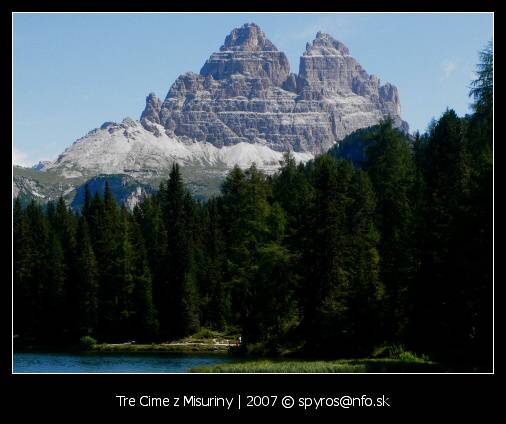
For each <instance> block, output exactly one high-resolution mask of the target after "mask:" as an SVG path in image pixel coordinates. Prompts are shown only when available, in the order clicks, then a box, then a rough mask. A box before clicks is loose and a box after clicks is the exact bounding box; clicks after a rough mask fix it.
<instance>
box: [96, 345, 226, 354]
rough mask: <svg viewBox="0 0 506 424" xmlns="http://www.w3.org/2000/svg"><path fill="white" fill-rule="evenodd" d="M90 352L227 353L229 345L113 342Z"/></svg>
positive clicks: (97, 346)
mask: <svg viewBox="0 0 506 424" xmlns="http://www.w3.org/2000/svg"><path fill="white" fill-rule="evenodd" d="M88 352H96V353H180V354H190V353H227V352H228V346H226V345H217V344H214V343H161V344H156V343H152V344H136V343H135V344H128V343H123V344H113V343H102V344H97V345H95V346H94V347H93V348H92V349H89V350H88Z"/></svg>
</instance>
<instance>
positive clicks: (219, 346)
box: [88, 329, 237, 354]
mask: <svg viewBox="0 0 506 424" xmlns="http://www.w3.org/2000/svg"><path fill="white" fill-rule="evenodd" d="M236 338H237V336H236V335H235V334H233V333H222V332H218V331H212V330H208V329H202V330H201V331H199V332H198V333H196V334H193V335H192V336H189V337H186V338H183V339H180V340H176V341H172V342H167V343H150V344H142V343H117V344H115V343H100V344H95V345H93V346H90V348H89V349H88V351H91V352H99V353H109V352H111V353H175V354H198V353H220V354H224V353H227V352H228V350H229V348H230V347H231V346H232V345H233V344H234V341H235V339H236Z"/></svg>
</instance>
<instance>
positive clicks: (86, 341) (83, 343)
mask: <svg viewBox="0 0 506 424" xmlns="http://www.w3.org/2000/svg"><path fill="white" fill-rule="evenodd" d="M96 345H97V341H96V340H95V339H94V338H93V337H91V336H83V337H81V338H80V339H79V347H80V348H81V349H82V350H91V349H93V348H94V347H95V346H96Z"/></svg>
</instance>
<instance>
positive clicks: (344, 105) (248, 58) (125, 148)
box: [36, 24, 408, 194]
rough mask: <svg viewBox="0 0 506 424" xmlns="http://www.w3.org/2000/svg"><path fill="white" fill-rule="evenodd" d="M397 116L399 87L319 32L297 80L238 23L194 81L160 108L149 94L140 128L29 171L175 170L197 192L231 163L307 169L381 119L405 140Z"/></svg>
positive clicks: (102, 131) (137, 173) (256, 33)
mask: <svg viewBox="0 0 506 424" xmlns="http://www.w3.org/2000/svg"><path fill="white" fill-rule="evenodd" d="M400 114H401V108H400V100H399V93H398V90H397V88H396V87H395V86H393V85H391V84H389V83H386V84H383V85H382V84H381V83H380V80H379V78H378V77H376V76H374V75H369V74H368V73H367V72H366V71H365V70H364V69H363V68H362V67H361V66H360V64H359V63H358V62H357V61H356V60H355V59H354V58H353V57H352V56H351V55H350V52H349V50H348V48H347V47H346V46H345V45H344V44H342V43H341V42H339V41H337V40H334V39H333V38H332V37H331V36H330V35H328V34H324V33H321V32H318V33H317V34H316V38H315V39H314V40H313V41H312V42H311V43H308V44H307V45H306V50H305V52H304V53H303V54H302V56H301V58H300V64H299V72H298V73H297V74H295V73H292V72H290V65H289V63H288V59H287V57H286V55H285V54H284V53H283V52H281V51H279V50H278V49H277V48H276V46H274V44H273V43H272V42H271V41H270V40H268V39H267V37H266V35H265V34H264V33H263V31H262V30H261V29H260V28H259V27H258V26H257V25H256V24H245V25H243V26H242V27H240V28H236V29H234V30H233V31H232V32H231V33H230V34H229V35H228V36H227V37H226V38H225V42H224V44H223V45H222V46H221V47H220V49H219V51H218V52H216V53H213V54H212V55H211V57H210V58H209V59H208V60H207V61H206V62H205V63H204V65H203V67H202V69H201V70H200V73H198V74H197V73H193V72H187V73H185V74H183V75H181V76H180V77H178V78H177V79H176V81H175V82H174V83H173V84H172V86H171V87H170V89H169V91H168V93H167V96H166V97H165V100H164V101H161V100H160V99H159V98H158V97H157V96H156V95H155V94H154V93H151V94H149V95H148V97H147V98H146V107H145V109H144V111H143V112H142V114H141V116H140V119H139V120H133V119H130V118H126V119H124V120H123V121H122V122H121V123H114V122H106V123H104V124H103V125H102V126H101V127H100V128H96V129H94V130H92V131H90V132H89V133H88V134H87V135H85V136H84V137H82V138H80V139H78V140H77V141H76V142H74V143H73V144H72V145H71V146H70V147H69V148H67V149H66V150H65V151H64V152H63V153H62V154H61V155H60V156H59V157H58V158H57V159H56V160H54V161H50V162H43V163H39V164H38V165H37V167H36V169H37V170H39V171H40V172H41V173H44V172H52V173H54V174H57V175H59V176H61V177H62V178H65V179H72V178H91V177H93V176H95V175H97V174H127V175H130V176H132V177H134V178H136V179H138V180H139V181H143V182H149V181H152V180H154V179H160V178H163V177H164V176H166V175H167V174H168V172H169V170H170V166H171V165H172V163H173V162H178V163H179V164H181V165H182V166H183V175H185V176H186V180H187V182H188V183H189V184H190V185H191V184H194V185H195V187H197V189H196V192H197V194H198V192H199V190H200V189H199V187H200V188H202V187H205V186H206V185H207V184H208V183H209V181H210V180H213V179H219V178H223V175H224V174H225V173H226V172H227V170H228V169H230V168H231V167H232V166H234V165H236V164H237V165H239V166H241V167H248V166H249V165H251V163H253V162H255V163H256V164H257V166H258V167H259V168H261V169H263V170H265V171H267V172H272V171H274V170H275V169H276V168H277V167H278V166H279V161H280V160H281V158H282V155H283V152H286V151H291V152H293V154H294V156H295V158H296V160H298V161H307V160H309V159H311V158H313V157H314V156H315V155H317V154H319V153H322V152H325V151H327V150H328V149H329V148H330V147H332V146H333V145H334V144H336V142H338V141H339V140H342V139H343V138H344V137H345V136H346V135H348V134H350V133H351V132H353V131H355V130H357V129H359V128H365V127H369V126H372V125H375V124H377V123H378V122H379V121H380V120H382V119H384V118H386V117H390V118H391V119H392V120H393V122H394V125H395V126H397V127H398V128H400V129H402V130H403V131H406V132H407V131H408V126H407V124H406V122H404V121H403V120H402V119H401V116H400ZM205 190H206V189H205V188H204V191H205ZM201 191H202V190H201Z"/></svg>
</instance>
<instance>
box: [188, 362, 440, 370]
mask: <svg viewBox="0 0 506 424" xmlns="http://www.w3.org/2000/svg"><path fill="white" fill-rule="evenodd" d="M190 371H191V372H203V373H364V372H372V373H381V372H386V373H392V372H420V373H425V372H443V369H442V368H441V367H440V366H439V365H438V364H437V363H434V362H430V361H424V360H420V359H417V360H414V361H407V360H401V359H340V360H334V361H323V360H317V361H310V360H302V359H301V360H294V359H290V360H287V359H258V360H250V361H244V362H236V363H229V364H219V365H214V366H209V367H196V368H192V369H191V370H190Z"/></svg>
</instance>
